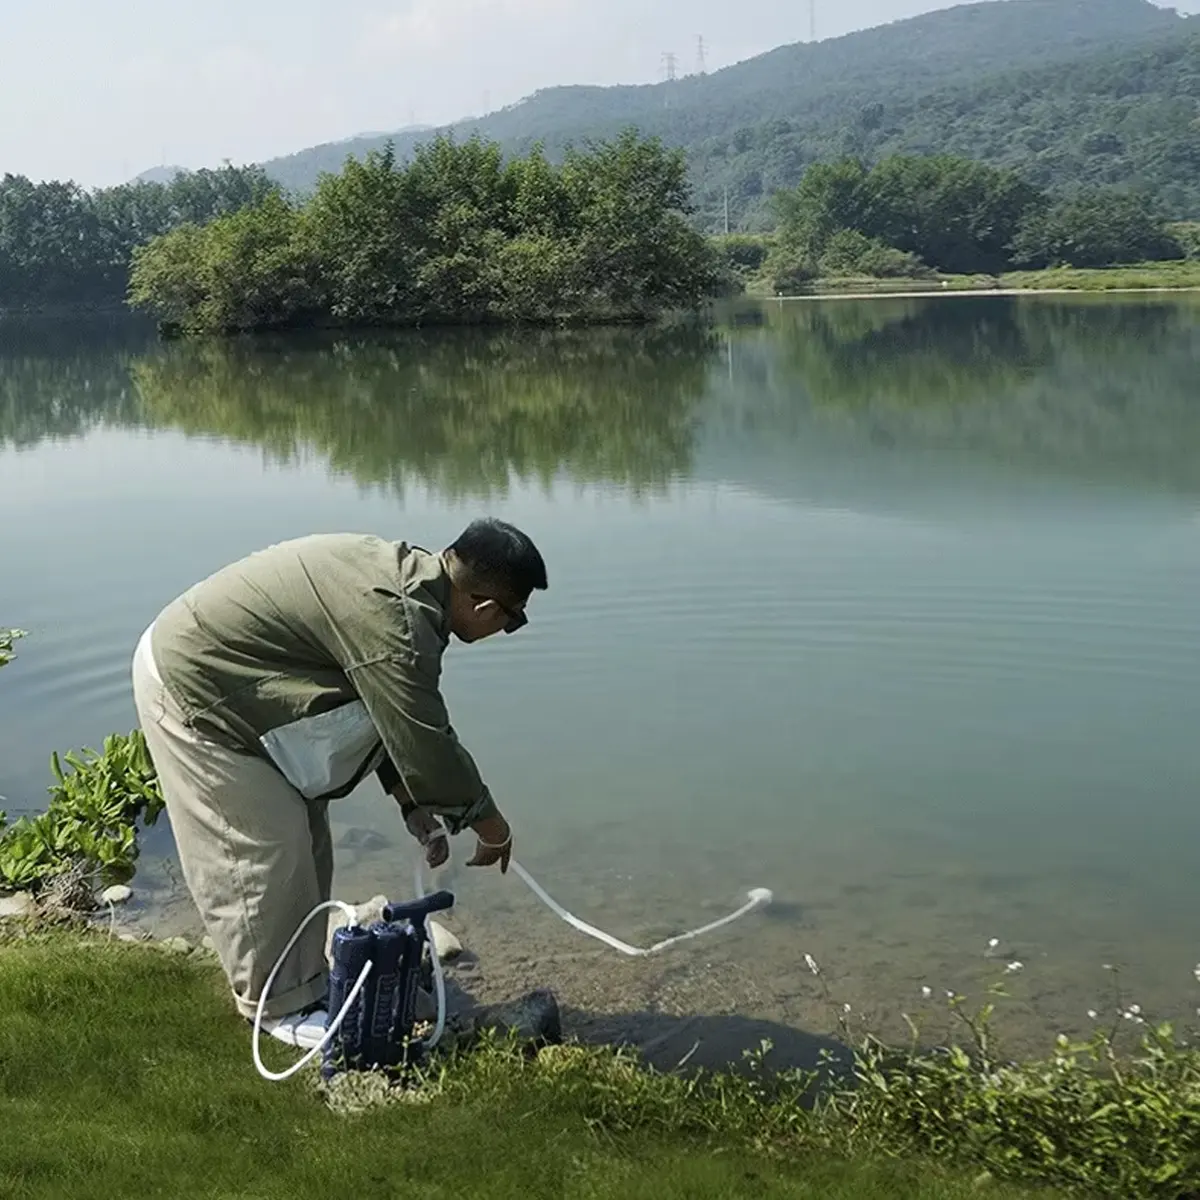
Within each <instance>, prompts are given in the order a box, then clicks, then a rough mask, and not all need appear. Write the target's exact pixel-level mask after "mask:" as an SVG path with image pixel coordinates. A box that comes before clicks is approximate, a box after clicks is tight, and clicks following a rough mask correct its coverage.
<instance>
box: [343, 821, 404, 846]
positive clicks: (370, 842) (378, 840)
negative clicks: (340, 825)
mask: <svg viewBox="0 0 1200 1200" xmlns="http://www.w3.org/2000/svg"><path fill="white" fill-rule="evenodd" d="M337 844H338V849H339V850H386V849H387V848H388V847H389V846H390V845H391V844H392V843H391V842H390V841H389V839H388V838H386V837H384V835H383V834H382V833H380V832H379V831H378V830H375V829H364V828H363V827H362V826H358V825H355V826H353V827H351V828H350V829H347V830H346V832H345V833H343V834H342V836H341V837H340V838H338V840H337Z"/></svg>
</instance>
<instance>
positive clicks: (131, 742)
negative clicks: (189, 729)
mask: <svg viewBox="0 0 1200 1200" xmlns="http://www.w3.org/2000/svg"><path fill="white" fill-rule="evenodd" d="M64 762H65V764H66V767H65V768H64V765H63V763H64ZM50 765H51V769H52V770H53V772H54V776H55V783H54V784H53V785H52V786H51V787H50V789H49V790H50V794H51V799H50V805H49V807H48V809H47V810H46V811H45V812H44V813H41V814H39V815H38V816H34V817H22V818H20V820H18V821H16V822H15V823H14V824H12V825H10V826H7V828H5V824H6V818H5V814H4V813H0V889H28V890H30V891H32V892H34V893H36V892H38V891H39V890H41V889H42V888H43V887H45V886H46V885H48V884H49V883H51V882H52V881H53V880H54V879H56V878H58V877H60V876H62V875H63V874H64V873H65V872H69V871H76V872H78V871H79V870H80V869H81V868H82V871H83V873H84V875H85V876H89V877H91V876H94V877H97V878H99V879H100V880H101V881H103V882H105V883H111V882H117V881H123V880H125V879H128V878H129V877H130V876H132V874H133V872H134V866H135V863H136V861H137V857H138V841H137V832H138V822H139V821H140V822H141V823H142V824H143V825H153V824H154V822H155V821H156V820H157V819H158V815H159V813H160V812H161V811H162V807H163V800H162V792H161V790H160V788H159V784H158V779H157V776H156V774H155V772H154V767H153V764H152V762H151V760H150V754H149V751H148V750H147V748H146V742H145V738H144V737H143V735H142V732H141V730H136V729H135V730H134V731H133V732H132V733H130V734H128V735H121V734H114V735H111V736H110V737H107V738H105V739H104V749H103V752H102V753H97V752H96V751H95V750H92V749H90V748H85V749H84V751H83V756H82V757H80V755H78V754H76V753H75V752H74V751H71V752H69V753H67V754H66V755H65V756H64V758H63V759H62V760H60V758H59V755H58V753H57V752H55V753H54V754H53V755H52V756H51V759H50Z"/></svg>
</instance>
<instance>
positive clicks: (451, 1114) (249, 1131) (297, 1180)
mask: <svg viewBox="0 0 1200 1200" xmlns="http://www.w3.org/2000/svg"><path fill="white" fill-rule="evenodd" d="M269 1049H273V1050H275V1051H277V1053H270V1054H269V1055H265V1057H269V1062H270V1065H272V1066H275V1067H278V1066H281V1065H283V1064H284V1063H285V1062H286V1061H288V1055H289V1052H288V1051H286V1050H284V1049H283V1048H282V1047H274V1046H272V1047H270V1048H269ZM606 1062H607V1063H608V1064H609V1066H608V1068H607V1071H608V1074H607V1076H606V1075H605V1070H606V1068H605V1067H604V1066H603V1064H604V1063H606ZM613 1078H614V1076H613V1073H612V1066H611V1060H609V1059H606V1058H602V1057H597V1056H589V1055H588V1054H586V1053H583V1054H577V1055H573V1054H572V1052H571V1051H570V1050H569V1049H563V1048H556V1049H552V1050H550V1051H544V1052H543V1058H542V1059H541V1061H540V1062H537V1063H529V1062H527V1061H525V1060H523V1059H521V1058H520V1057H517V1056H515V1055H513V1054H511V1052H509V1051H507V1050H501V1049H498V1048H497V1049H491V1050H489V1049H484V1050H480V1051H477V1052H476V1053H475V1054H473V1055H472V1056H471V1057H470V1058H469V1059H466V1060H464V1061H463V1062H462V1063H460V1064H459V1065H457V1066H452V1067H451V1068H450V1069H449V1070H448V1072H447V1074H446V1076H445V1078H444V1079H441V1080H440V1081H435V1082H434V1083H432V1084H430V1085H427V1087H426V1089H425V1094H426V1095H427V1097H428V1099H427V1101H426V1102H424V1103H392V1104H387V1105H382V1106H377V1107H368V1108H366V1109H360V1110H359V1111H357V1112H347V1111H346V1108H345V1106H344V1105H339V1104H338V1103H336V1102H334V1101H331V1097H330V1096H328V1095H322V1094H321V1093H320V1092H319V1089H318V1087H317V1086H316V1085H315V1083H314V1082H313V1078H312V1077H311V1076H304V1075H301V1076H299V1077H297V1078H295V1079H293V1080H289V1081H287V1082H285V1083H282V1084H271V1083H267V1082H265V1081H263V1080H261V1079H260V1078H259V1077H258V1075H257V1074H256V1073H255V1071H254V1068H253V1065H252V1063H251V1059H250V1046H249V1037H248V1030H247V1027H246V1026H245V1024H244V1023H242V1022H241V1021H240V1020H239V1019H238V1018H236V1017H235V1016H234V1015H233V1013H232V1009H231V1007H230V1004H229V1002H228V1000H227V998H226V995H225V993H224V989H223V981H222V980H221V979H220V977H219V974H218V972H217V970H216V968H215V967H213V966H212V965H211V964H208V963H206V962H204V961H203V960H194V959H185V958H181V957H176V956H171V955H168V954H165V953H162V952H156V951H154V950H151V949H147V948H145V947H141V946H136V945H127V944H125V943H121V942H108V941H106V940H103V939H101V938H97V937H90V938H88V939H87V940H86V941H85V940H81V939H80V938H77V937H74V936H71V935H67V934H63V933H53V934H48V935H41V936H39V937H38V938H36V939H34V940H15V939H10V940H9V941H8V942H7V943H0V1097H2V1099H0V1112H2V1113H3V1118H2V1119H0V1179H3V1180H4V1189H3V1194H4V1195H5V1196H6V1197H7V1198H9V1200H26V1198H32V1197H38V1198H41V1197H47V1198H48V1197H63V1196H99V1197H116V1196H120V1197H122V1198H132V1197H141V1196H171V1197H192V1196H206V1197H232V1196H237V1197H254V1198H255V1200H266V1198H267V1197H275V1196H278V1197H287V1198H288V1200H291V1198H292V1197H296V1196H328V1195H333V1194H345V1195H353V1196H363V1197H367V1196H372V1197H374V1196H400V1195H410V1194H413V1192H414V1190H416V1189H419V1190H420V1194H421V1195H423V1196H427V1197H430V1198H431V1200H432V1198H436V1197H460V1196H467V1195H469V1196H471V1197H472V1198H481V1200H482V1198H485V1197H497V1198H499V1197H504V1198H507V1197H514V1198H515V1197H537V1196H545V1197H556V1198H557V1197H568V1196H579V1197H584V1196H586V1197H589V1198H602V1197H613V1198H616V1197H639V1196H645V1197H653V1198H654V1200H675V1198H679V1200H682V1198H683V1197H696V1196H713V1197H717V1196H721V1197H726V1196H745V1197H755V1198H758V1200H762V1198H769V1197H813V1198H814V1200H815V1198H816V1197H823V1198H827V1200H839V1198H842V1197H844V1198H845V1200H850V1198H851V1197H854V1198H855V1200H871V1198H873V1197H879V1198H881V1200H882V1198H883V1197H889V1198H899V1200H905V1198H911V1200H952V1198H953V1200H958V1198H960V1197H961V1198H964V1200H965V1198H966V1197H968V1196H986V1197H994V1198H996V1200H1003V1198H1009V1197H1011V1198H1016V1197H1022V1196H1033V1195H1050V1194H1052V1193H1049V1192H1044V1191H1038V1192H1034V1191H1029V1190H1023V1189H1021V1188H1016V1187H1009V1186H1004V1185H1000V1184H994V1183H990V1182H987V1181H982V1182H981V1181H980V1180H979V1177H978V1172H970V1173H967V1174H958V1175H950V1174H945V1173H942V1172H940V1171H938V1170H937V1169H933V1168H930V1167H929V1166H927V1165H921V1164H916V1163H912V1162H908V1163H905V1162H895V1161H892V1162H888V1161H855V1162H848V1161H846V1160H845V1159H844V1158H839V1157H837V1156H832V1155H828V1154H815V1153H814V1154H808V1155H804V1156H802V1157H789V1156H782V1155H778V1154H768V1153H763V1152H759V1151H756V1150H755V1148H754V1147H753V1146H752V1145H750V1144H748V1142H747V1140H746V1138H745V1137H744V1136H738V1135H736V1134H735V1131H734V1130H733V1129H730V1130H729V1131H726V1132H724V1133H722V1131H721V1130H719V1129H714V1130H710V1131H709V1132H708V1133H704V1132H703V1131H701V1130H699V1129H696V1130H688V1129H686V1128H675V1129H673V1130H672V1129H669V1128H658V1129H656V1128H654V1127H653V1122H652V1120H648V1121H647V1122H646V1124H645V1125H644V1127H642V1128H630V1127H628V1123H625V1124H624V1126H623V1124H622V1122H620V1121H617V1120H616V1119H612V1118H610V1119H609V1120H607V1121H605V1120H603V1119H601V1120H597V1102H598V1100H599V1099H600V1098H601V1097H602V1096H603V1095H604V1094H605V1093H606V1091H611V1088H612V1085H613ZM635 1088H636V1085H635V1084H634V1083H632V1082H628V1081H627V1082H626V1083H625V1085H624V1089H625V1090H626V1091H627V1092H628V1096H629V1102H636V1101H637V1093H636V1090H635ZM681 1095H682V1093H681ZM335 1096H336V1094H335ZM682 1102H683V1101H682V1100H678V1101H676V1103H682ZM653 1109H654V1102H653V1098H652V1097H651V1096H650V1095H649V1093H647V1095H646V1105H645V1111H646V1115H647V1116H648V1117H652V1114H653ZM677 1124H678V1125H681V1126H685V1125H686V1122H683V1121H680V1122H678V1123H677ZM766 1132H767V1131H765V1130H764V1133H766Z"/></svg>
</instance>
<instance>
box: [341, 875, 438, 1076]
mask: <svg viewBox="0 0 1200 1200" xmlns="http://www.w3.org/2000/svg"><path fill="white" fill-rule="evenodd" d="M453 904H454V896H453V894H452V893H450V892H435V893H434V894H433V895H431V896H425V897H424V898H423V899H421V900H411V901H407V902H406V903H403V904H388V905H385V907H384V910H383V920H382V921H375V922H374V923H373V924H372V925H371V926H370V927H368V928H366V929H364V928H363V927H362V926H360V925H349V926H345V927H343V928H341V929H339V930H337V931H336V932H335V933H334V935H333V950H332V958H333V965H332V969H331V971H330V973H329V1014H330V1016H331V1017H333V1016H334V1015H336V1014H337V1013H338V1012H340V1011H341V1007H342V1005H343V1004H344V1003H345V1002H346V997H347V996H348V995H349V994H350V992H351V990H352V989H353V988H354V985H355V983H356V982H357V981H358V978H359V976H360V975H361V974H362V972H363V968H364V967H365V966H366V964H367V963H368V962H370V963H371V970H370V973H369V974H368V975H367V979H366V983H365V984H364V985H363V989H362V991H361V992H359V994H358V997H357V999H356V1000H355V1001H354V1004H353V1005H351V1007H350V1009H349V1011H348V1012H347V1013H346V1017H345V1020H343V1022H342V1024H341V1026H340V1028H339V1029H338V1030H337V1032H336V1033H335V1034H334V1035H333V1037H331V1038H330V1039H329V1041H328V1042H326V1043H325V1049H324V1050H323V1052H322V1061H321V1076H322V1078H324V1079H326V1080H329V1079H332V1078H333V1077H334V1076H335V1075H337V1074H339V1073H340V1072H342V1071H370V1070H374V1069H376V1068H391V1067H398V1066H401V1065H402V1064H403V1063H404V1062H405V1060H406V1058H407V1057H408V1055H407V1051H408V1044H409V1042H410V1041H411V1038H412V1030H413V1025H414V1024H415V1023H416V1000H417V986H418V982H419V980H420V971H421V958H422V954H423V952H424V949H425V946H426V944H427V943H428V941H429V931H428V928H427V927H426V924H425V919H426V918H427V917H428V916H429V915H430V914H431V913H435V912H442V911H444V910H445V909H448V908H451V907H452V906H453Z"/></svg>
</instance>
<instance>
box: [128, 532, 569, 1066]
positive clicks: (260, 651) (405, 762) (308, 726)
mask: <svg viewBox="0 0 1200 1200" xmlns="http://www.w3.org/2000/svg"><path fill="white" fill-rule="evenodd" d="M546 587H547V580H546V567H545V563H544V562H543V561H542V556H541V554H540V553H539V552H538V550H537V547H536V546H535V545H534V544H533V542H532V541H531V540H530V539H529V538H528V537H527V536H526V535H525V534H524V533H522V532H521V531H520V530H518V529H515V528H514V527H513V526H511V525H509V524H506V523H505V522H503V521H497V520H482V521H475V522H472V524H470V525H469V526H468V527H467V528H466V530H464V531H463V533H462V534H461V535H460V536H459V537H458V539H457V541H455V542H454V544H453V545H451V546H449V547H448V548H446V549H445V550H443V551H442V552H441V553H439V554H434V553H430V552H429V551H426V550H422V549H420V548H419V547H416V546H411V545H409V544H407V543H405V542H390V541H385V540H384V539H382V538H379V537H373V536H369V535H359V534H315V535H312V536H309V537H302V538H297V539H295V540H293V541H287V542H282V543H280V544H278V545H275V546H271V547H269V548H268V549H266V550H262V551H259V552H257V553H255V554H251V555H249V556H248V557H247V558H244V559H242V560H241V561H240V562H235V563H233V564H231V565H230V566H227V567H224V568H223V569H222V570H220V571H218V572H216V574H214V575H211V576H210V577H209V578H208V579H206V580H204V581H203V582H201V583H198V584H196V585H195V586H194V587H192V588H190V589H189V590H188V591H187V592H185V593H184V594H183V595H182V596H180V597H179V598H178V599H176V600H174V601H172V602H171V603H170V604H169V605H167V607H166V608H165V609H164V610H163V611H162V612H161V613H160V614H159V615H158V617H157V618H156V619H155V621H154V622H153V624H152V625H151V626H150V627H149V628H148V629H147V630H146V632H145V633H144V634H143V635H142V638H141V641H140V642H139V644H138V648H137V651H136V653H135V655H134V660H133V689H134V700H135V703H136V706H137V712H138V719H139V722H140V725H141V728H142V731H143V732H144V734H145V737H146V743H147V747H148V749H149V751H150V754H151V757H152V758H153V760H154V765H155V768H156V771H157V773H158V777H159V782H160V784H161V787H162V792H163V797H164V799H165V801H166V810H167V816H168V819H169V821H170V824H171V828H172V831H173V833H174V835H175V842H176V846H177V849H178V853H179V861H180V866H181V868H182V871H183V877H184V880H185V882H186V884H187V887H188V890H189V891H190V893H191V895H192V898H193V900H194V901H195V903H196V906H197V908H198V909H199V910H200V915H201V917H202V919H203V921H204V925H205V928H206V930H207V931H208V934H209V936H210V937H211V938H212V942H213V945H214V947H215V949H216V952H217V956H218V957H219V958H220V960H221V965H222V967H223V968H224V971H225V974H226V977H227V978H228V980H229V984H230V987H231V988H232V991H233V997H234V1002H235V1004H236V1005H237V1007H238V1010H239V1011H240V1012H241V1013H242V1015H243V1016H245V1017H246V1018H248V1019H253V1017H254V1013H255V1010H256V1008H257V1006H258V1002H259V997H260V995H261V992H262V989H263V985H264V984H265V983H266V980H267V976H268V975H269V974H270V971H271V968H272V967H273V966H274V965H275V962H276V960H277V959H278V957H279V955H280V953H281V952H282V950H283V948H284V946H285V945H286V944H287V942H288V940H289V939H290V938H291V936H292V934H293V933H294V932H295V930H296V928H297V926H298V925H299V924H300V922H301V921H302V920H303V919H304V917H305V916H306V915H307V914H308V913H309V912H310V911H311V910H312V909H313V908H314V907H315V906H316V905H317V904H319V903H321V902H322V901H326V900H328V899H329V896H330V890H331V887H332V882H333V845H332V841H331V838H330V832H329V817H328V808H329V803H330V801H332V800H336V799H339V798H341V797H343V796H345V795H347V794H348V793H349V792H350V791H352V790H353V789H354V788H355V787H356V786H357V785H358V783H360V782H361V781H362V780H363V779H365V778H366V777H367V776H368V775H369V774H371V773H372V772H375V773H376V775H377V776H378V778H379V779H380V781H381V783H382V784H383V787H384V789H385V790H386V791H388V792H390V793H391V794H392V795H393V796H395V797H396V799H397V800H398V801H399V803H400V807H401V811H402V813H403V815H404V818H405V822H406V824H407V826H408V828H409V830H410V832H411V833H412V834H413V835H414V836H415V837H416V838H417V839H418V840H419V841H420V842H421V843H422V844H423V845H424V846H425V848H426V857H427V860H428V862H429V863H430V865H431V866H438V865H440V864H441V863H443V862H445V860H446V858H447V857H448V856H449V845H448V842H447V840H446V836H447V831H448V832H449V834H457V833H460V832H462V831H463V830H464V829H471V830H472V831H473V832H474V833H475V835H476V839H477V841H476V847H475V853H474V856H473V857H472V858H471V859H470V861H469V863H468V865H469V866H474V867H486V866H491V865H492V864H495V863H499V865H500V870H501V871H502V872H504V871H507V869H508V862H509V858H510V856H511V854H512V832H511V830H510V829H509V826H508V823H507V822H506V821H505V819H504V817H503V816H502V815H501V813H500V810H499V809H498V808H497V807H496V803H495V801H494V800H493V799H492V796H491V793H490V792H489V790H488V788H487V786H486V784H484V782H483V780H482V779H481V778H480V775H479V772H478V770H477V769H476V766H475V763H474V761H473V760H472V758H471V756H470V754H468V752H467V751H466V749H465V748H464V747H463V746H462V744H461V743H460V742H459V740H458V738H457V736H456V734H455V732H454V728H453V726H452V725H451V724H450V719H449V716H448V714H447V711H446V706H445V703H444V701H443V699H442V696H441V692H440V689H439V680H440V676H441V660H442V655H443V653H444V652H445V650H446V647H447V645H448V644H449V639H450V636H451V634H453V635H454V636H455V637H457V638H458V639H459V640H460V641H463V642H478V641H482V640H483V639H484V638H488V637H491V636H492V635H493V634H495V633H499V632H500V631H501V630H503V631H504V632H505V633H515V632H516V631H517V630H518V629H520V628H521V627H522V626H523V625H525V624H526V623H527V621H528V617H527V616H526V613H525V608H526V604H527V602H528V600H529V597H530V595H531V593H532V592H533V591H534V590H535V589H539V590H544V589H545V588H546ZM439 818H440V821H439ZM443 825H444V827H443ZM325 937H326V926H325V923H324V922H320V921H314V922H313V923H312V924H310V925H309V927H308V929H307V931H306V933H305V936H304V937H302V938H301V939H300V941H299V942H297V944H296V946H295V947H294V948H293V949H292V952H291V953H290V954H289V955H288V960H287V962H286V963H285V964H284V966H283V968H282V969H281V970H280V972H279V975H278V976H277V977H276V980H275V984H274V987H273V989H272V995H271V997H270V999H269V1001H268V1003H267V1005H266V1006H265V1012H264V1018H265V1020H264V1027H265V1028H267V1029H268V1030H269V1031H270V1032H271V1033H272V1034H273V1036H275V1037H276V1038H278V1039H279V1040H280V1041H284V1042H288V1043H289V1044H293V1045H304V1046H311V1045H315V1044H316V1042H317V1041H318V1040H319V1039H320V1037H321V1034H322V1033H323V1031H324V1026H325V1022H326V1019H327V1011H326V1009H325V1002H326V991H327V987H328V964H327V961H326V958H325Z"/></svg>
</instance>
